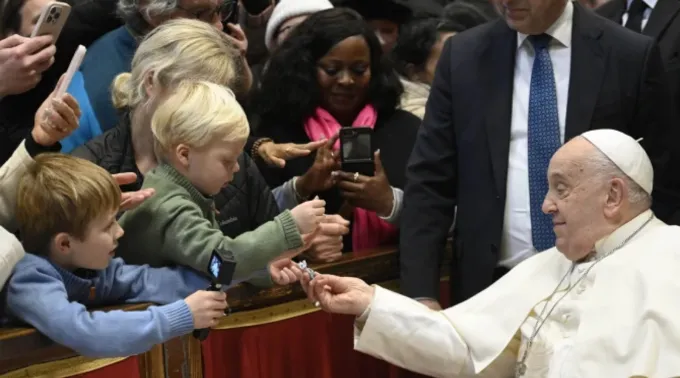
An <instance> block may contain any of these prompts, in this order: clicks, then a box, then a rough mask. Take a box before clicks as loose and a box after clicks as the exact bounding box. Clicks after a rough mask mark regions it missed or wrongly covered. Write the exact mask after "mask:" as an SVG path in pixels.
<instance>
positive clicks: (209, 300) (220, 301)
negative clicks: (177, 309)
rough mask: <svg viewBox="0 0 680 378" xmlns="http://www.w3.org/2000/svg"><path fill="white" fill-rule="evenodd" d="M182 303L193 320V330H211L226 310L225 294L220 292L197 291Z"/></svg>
mask: <svg viewBox="0 0 680 378" xmlns="http://www.w3.org/2000/svg"><path fill="white" fill-rule="evenodd" d="M184 302H185V303H186V304H187V306H188V307H189V310H190V311H191V315H192V316H193V318H194V328H195V329H203V328H211V327H214V326H216V325H217V322H218V321H219V319H220V318H221V317H223V316H224V310H225V309H226V308H227V294H226V293H224V292H221V291H204V290H200V291H197V292H195V293H193V294H191V295H190V296H188V297H187V298H186V299H185V300H184Z"/></svg>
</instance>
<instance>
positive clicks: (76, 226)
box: [6, 154, 227, 357]
mask: <svg viewBox="0 0 680 378" xmlns="http://www.w3.org/2000/svg"><path fill="white" fill-rule="evenodd" d="M120 195H121V194H120V189H119V188H118V185H116V182H115V181H114V180H113V178H112V177H111V175H109V173H108V172H106V171H105V170H104V169H103V168H100V167H98V166H96V165H95V164H93V163H90V162H88V161H86V160H82V159H79V158H75V157H72V156H67V155H58V154H43V155H39V156H37V157H36V158H35V164H34V165H33V166H32V167H31V168H29V169H28V172H27V173H26V175H25V176H24V177H23V179H22V181H21V183H20V186H19V195H18V199H17V218H18V221H19V224H20V232H21V236H22V237H23V244H24V248H25V249H26V251H30V252H33V253H29V254H27V255H26V256H25V257H24V258H23V260H21V261H20V262H19V263H18V264H17V265H16V267H15V270H14V273H13V276H12V277H11V278H10V280H9V283H8V285H7V308H6V312H7V315H8V316H9V317H10V319H18V320H20V321H23V322H26V323H28V324H30V325H32V326H33V327H35V328H36V329H37V330H38V331H40V332H42V333H43V334H45V335H46V336H47V337H49V338H50V339H52V340H54V341H55V342H58V343H60V344H62V345H65V346H67V347H69V348H71V349H73V350H74V351H76V352H77V353H79V354H81V355H84V356H91V357H119V356H129V355H134V354H139V353H143V352H145V351H147V350H149V349H150V348H151V347H152V346H154V345H156V344H160V343H163V342H166V341H167V340H170V339H172V338H175V337H178V336H182V335H185V334H187V333H189V332H191V331H192V330H193V329H199V328H209V327H212V326H214V325H216V323H217V319H218V318H220V317H221V316H223V315H224V309H225V308H226V307H227V302H226V294H225V293H222V292H207V291H202V290H201V289H205V288H206V287H208V285H209V282H208V280H207V279H206V278H204V277H201V276H200V275H198V274H196V273H195V272H194V271H192V270H190V269H184V268H159V269H153V268H149V267H148V266H133V265H126V264H125V263H124V262H123V261H122V260H121V259H118V258H113V256H114V252H115V249H116V246H117V240H118V239H119V238H120V237H121V236H122V235H123V230H122V229H121V228H120V226H119V225H118V222H117V221H116V215H117V213H118V210H119V206H120ZM192 293H193V294H192ZM185 298H186V299H185ZM134 302H153V303H159V304H162V306H152V307H149V308H148V309H147V310H145V311H133V312H125V311H110V312H103V311H94V312H90V311H88V310H87V307H94V306H107V305H114V304H121V303H134Z"/></svg>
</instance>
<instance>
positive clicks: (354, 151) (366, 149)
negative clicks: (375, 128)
mask: <svg viewBox="0 0 680 378" xmlns="http://www.w3.org/2000/svg"><path fill="white" fill-rule="evenodd" d="M342 144H343V145H342V158H343V159H344V160H370V159H371V134H368V133H358V132H357V133H353V134H348V135H347V137H346V138H343V141H342Z"/></svg>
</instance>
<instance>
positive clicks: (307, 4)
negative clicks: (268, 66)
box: [264, 0, 333, 52]
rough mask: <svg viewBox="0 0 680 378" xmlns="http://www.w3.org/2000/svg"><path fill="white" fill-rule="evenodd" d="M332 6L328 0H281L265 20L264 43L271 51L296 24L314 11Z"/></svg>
mask: <svg viewBox="0 0 680 378" xmlns="http://www.w3.org/2000/svg"><path fill="white" fill-rule="evenodd" d="M331 8H333V4H331V2H330V1H328V0H281V1H280V2H279V3H278V4H277V5H276V7H275V8H274V12H273V13H272V16H271V17H270V18H269V22H267V31H266V33H265V36H264V43H265V45H266V46H267V49H268V50H269V51H270V52H271V51H274V50H275V49H276V47H278V46H279V45H280V44H281V43H282V42H283V41H284V40H285V39H286V36H287V35H288V33H290V32H291V30H293V29H294V28H295V27H296V26H297V25H299V24H300V23H302V21H304V20H305V19H307V17H308V16H309V15H310V14H312V13H316V12H320V11H322V10H326V9H331Z"/></svg>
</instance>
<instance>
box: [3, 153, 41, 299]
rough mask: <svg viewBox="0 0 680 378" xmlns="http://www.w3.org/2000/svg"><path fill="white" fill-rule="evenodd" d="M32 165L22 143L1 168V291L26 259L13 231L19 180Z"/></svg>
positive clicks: (14, 228) (15, 225) (15, 226)
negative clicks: (23, 259)
mask: <svg viewBox="0 0 680 378" xmlns="http://www.w3.org/2000/svg"><path fill="white" fill-rule="evenodd" d="M32 163H33V159H32V158H31V156H30V155H29V154H28V152H27V151H26V147H25V146H24V142H22V143H21V144H20V145H19V147H17V149H16V150H15V151H14V154H13V155H12V157H11V158H9V160H7V162H5V164H3V165H2V167H0V289H2V287H3V285H4V284H5V281H7V279H8V278H9V276H10V275H11V274H12V269H13V268H14V265H16V263H17V262H19V260H21V258H22V257H24V248H23V247H22V246H21V243H20V242H19V240H17V238H16V237H15V236H14V235H13V234H12V233H11V231H15V230H16V228H17V224H16V220H15V218H14V213H15V208H16V197H17V187H18V186H19V180H20V179H21V176H23V174H24V173H25V172H26V170H27V169H28V167H30V165H31V164H32Z"/></svg>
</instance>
